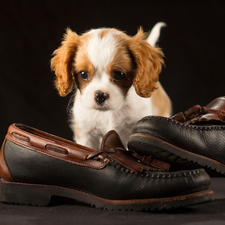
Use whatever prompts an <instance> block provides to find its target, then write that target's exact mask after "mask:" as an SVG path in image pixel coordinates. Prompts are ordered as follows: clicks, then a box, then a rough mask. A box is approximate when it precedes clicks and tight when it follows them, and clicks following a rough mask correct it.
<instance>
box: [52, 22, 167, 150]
mask: <svg viewBox="0 0 225 225" xmlns="http://www.w3.org/2000/svg"><path fill="white" fill-rule="evenodd" d="M154 29H155V30H157V29H158V31H159V30H160V26H159V25H158V28H154ZM154 32H155V31H154ZM154 32H152V33H154ZM152 33H151V34H152ZM151 34H150V36H151ZM146 37H147V34H146V33H144V32H143V30H142V29H139V30H138V32H137V34H136V35H135V36H133V37H131V36H128V35H126V34H125V33H124V32H121V31H119V30H117V29H114V28H101V29H93V30H91V31H88V32H86V33H84V34H82V35H78V34H77V33H75V32H73V31H71V30H70V29H67V31H66V34H65V35H64V39H63V41H62V44H61V46H60V47H59V48H58V49H56V50H55V51H54V57H53V58H52V60H51V68H52V70H54V71H55V74H56V79H55V85H56V88H57V89H58V92H59V94H60V95H61V96H66V95H67V94H69V93H70V92H71V91H72V90H73V86H74V84H75V85H76V87H77V89H76V95H75V99H74V105H73V119H72V123H71V127H72V129H73V131H74V134H75V136H74V140H75V141H76V142H77V143H78V144H81V145H84V146H87V147H90V148H93V149H98V148H99V145H100V142H101V139H102V137H103V136H104V135H105V134H106V133H107V132H108V131H109V130H116V131H117V132H118V134H119V135H120V138H121V140H122V142H123V143H124V145H126V143H127V141H128V138H129V136H130V134H131V129H132V127H133V125H134V124H135V123H136V122H137V121H138V120H140V119H141V118H142V117H144V116H148V115H158V116H170V114H171V101H170V99H169V97H168V96H167V94H166V92H165V91H164V89H163V88H162V86H161V84H160V83H159V81H158V79H159V74H160V72H161V69H162V65H163V64H164V61H163V52H162V51H161V49H160V48H157V47H153V46H152V45H154V44H155V43H152V45H150V44H149V42H150V43H151V40H150V39H154V37H153V38H152V37H149V38H148V40H146ZM152 42H155V41H154V40H153V41H152ZM96 93H97V94H96ZM99 96H100V97H99ZM99 99H100V100H99Z"/></svg>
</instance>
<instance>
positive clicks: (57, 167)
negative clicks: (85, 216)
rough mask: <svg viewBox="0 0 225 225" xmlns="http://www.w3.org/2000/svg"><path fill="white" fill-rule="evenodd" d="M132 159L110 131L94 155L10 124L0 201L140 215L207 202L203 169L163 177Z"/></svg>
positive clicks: (0, 166) (1, 161)
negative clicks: (67, 202) (57, 201)
mask: <svg viewBox="0 0 225 225" xmlns="http://www.w3.org/2000/svg"><path fill="white" fill-rule="evenodd" d="M134 155H137V154H135V153H133V152H131V151H126V150H125V149H124V147H123V145H122V142H121V140H120V138H119V136H118V134H117V133H116V132H115V131H109V132H108V133H107V134H106V135H105V137H104V138H103V141H102V144H101V148H100V150H98V151H95V150H93V149H90V148H87V147H84V146H81V145H78V144H76V143H74V142H71V141H68V140H65V139H62V138H60V137H57V136H54V135H51V134H48V133H45V132H43V131H40V130H37V129H35V128H32V127H29V126H26V125H23V124H13V125H11V126H10V127H9V129H8V133H7V135H6V138H5V140H4V143H3V145H2V148H1V155H0V177H1V180H0V201H2V202H7V203H16V204H28V205H38V206H46V205H48V204H49V203H50V200H51V198H53V197H54V196H60V197H66V198H70V199H74V200H77V201H79V202H82V203H86V204H89V205H92V206H95V207H97V208H104V209H111V210H136V211H140V210H155V209H158V210H161V209H168V208H172V207H175V208H176V207H180V206H188V205H194V204H199V203H204V202H208V201H212V200H213V191H210V190H207V189H208V187H209V185H210V177H209V176H208V174H207V173H206V172H205V171H204V169H197V170H185V171H179V172H166V171H163V170H162V169H160V168H159V165H158V168H156V167H152V166H151V163H150V166H147V165H145V164H143V163H141V162H140V160H139V159H137V158H136V157H134ZM158 162H160V161H158ZM162 164H163V162H162Z"/></svg>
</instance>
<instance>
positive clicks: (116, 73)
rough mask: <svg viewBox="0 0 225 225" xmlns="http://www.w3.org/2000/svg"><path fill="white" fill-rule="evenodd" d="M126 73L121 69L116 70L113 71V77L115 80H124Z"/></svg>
mask: <svg viewBox="0 0 225 225" xmlns="http://www.w3.org/2000/svg"><path fill="white" fill-rule="evenodd" d="M125 76H126V74H125V73H123V72H120V71H114V73H113V79H114V80H115V81H120V80H123V79H124V78H125Z"/></svg>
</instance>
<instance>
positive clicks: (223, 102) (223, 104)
mask: <svg viewBox="0 0 225 225" xmlns="http://www.w3.org/2000/svg"><path fill="white" fill-rule="evenodd" d="M206 108H207V109H214V110H225V97H219V98H216V99H214V100H213V101H211V102H210V103H209V104H208V105H206Z"/></svg>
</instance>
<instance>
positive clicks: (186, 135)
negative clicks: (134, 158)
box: [128, 97, 225, 174]
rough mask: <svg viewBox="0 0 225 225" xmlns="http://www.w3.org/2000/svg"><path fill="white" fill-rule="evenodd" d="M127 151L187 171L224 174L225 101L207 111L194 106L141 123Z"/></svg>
mask: <svg viewBox="0 0 225 225" xmlns="http://www.w3.org/2000/svg"><path fill="white" fill-rule="evenodd" d="M128 148H130V149H133V150H135V151H136V152H138V153H140V154H143V155H151V156H153V157H156V158H158V159H161V160H165V161H166V162H170V163H172V164H173V165H175V164H180V165H183V166H185V167H186V169H187V168H193V167H196V166H198V167H199V166H201V167H206V168H211V169H213V170H216V171H218V172H220V173H222V174H225V98H224V97H220V98H217V99H215V100H213V101H212V102H210V103H209V104H208V105H207V106H206V107H201V106H199V105H196V106H193V107H192V108H190V109H188V110H187V111H186V112H184V113H182V112H181V113H178V114H176V115H175V116H173V117H171V118H163V117H157V116H150V117H145V118H143V119H141V120H140V121H139V122H138V123H137V124H136V125H135V126H134V128H133V131H132V135H131V136H130V138H129V142H128ZM196 163H197V164H196Z"/></svg>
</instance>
